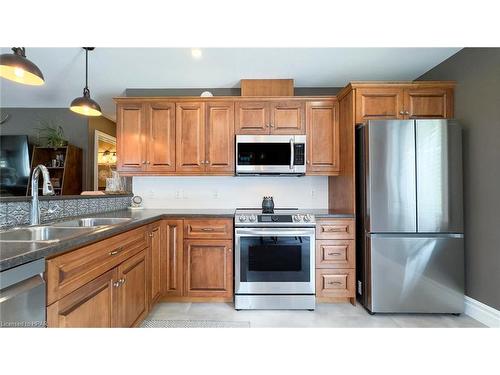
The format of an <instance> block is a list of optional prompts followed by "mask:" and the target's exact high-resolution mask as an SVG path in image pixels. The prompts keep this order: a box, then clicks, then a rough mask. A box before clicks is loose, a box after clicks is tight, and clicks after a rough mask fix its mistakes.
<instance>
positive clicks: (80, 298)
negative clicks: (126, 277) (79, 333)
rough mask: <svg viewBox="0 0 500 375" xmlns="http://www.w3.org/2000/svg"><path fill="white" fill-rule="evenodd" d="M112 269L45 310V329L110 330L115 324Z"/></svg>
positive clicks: (115, 278) (114, 289) (115, 290)
mask: <svg viewBox="0 0 500 375" xmlns="http://www.w3.org/2000/svg"><path fill="white" fill-rule="evenodd" d="M116 280H117V272H116V268H114V269H112V270H111V271H108V272H106V273H104V274H103V275H101V276H99V277H97V278H95V279H94V280H92V281H90V282H88V283H87V284H85V285H83V286H82V287H80V288H78V289H77V290H75V291H74V292H72V293H70V294H68V295H67V296H65V297H63V298H61V299H60V300H59V301H56V302H54V303H53V304H51V305H50V306H48V307H47V326H48V327H61V328H63V327H68V328H77V327H81V328H87V327H89V328H90V327H101V328H110V327H114V326H116V325H117V323H118V321H117V320H118V316H117V309H116V297H115V295H116V293H117V288H116V287H115V286H113V284H114V282H115V281H116Z"/></svg>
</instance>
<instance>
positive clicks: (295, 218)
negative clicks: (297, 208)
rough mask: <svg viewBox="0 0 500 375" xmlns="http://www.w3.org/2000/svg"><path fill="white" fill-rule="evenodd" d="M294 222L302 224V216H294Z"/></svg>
mask: <svg viewBox="0 0 500 375" xmlns="http://www.w3.org/2000/svg"><path fill="white" fill-rule="evenodd" d="M293 221H296V222H299V223H300V222H301V221H302V215H300V214H296V215H294V216H293Z"/></svg>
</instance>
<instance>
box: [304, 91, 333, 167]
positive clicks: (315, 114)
mask: <svg viewBox="0 0 500 375" xmlns="http://www.w3.org/2000/svg"><path fill="white" fill-rule="evenodd" d="M306 121H307V173H309V174H321V175H336V174H338V173H339V171H340V162H339V155H340V151H339V111H338V103H337V102H333V101H318V102H308V103H307V114H306Z"/></svg>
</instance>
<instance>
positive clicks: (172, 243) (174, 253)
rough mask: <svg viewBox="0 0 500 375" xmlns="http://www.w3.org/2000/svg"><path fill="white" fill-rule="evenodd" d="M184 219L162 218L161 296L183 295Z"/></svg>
mask: <svg viewBox="0 0 500 375" xmlns="http://www.w3.org/2000/svg"><path fill="white" fill-rule="evenodd" d="M183 231H184V221H183V220H164V221H163V233H164V241H163V244H164V246H163V248H162V253H161V257H160V264H161V286H162V292H161V294H162V296H164V297H181V296H182V295H183V291H184V288H183V284H184V278H183V272H182V268H183V261H182V255H183V253H184V249H183V244H184V236H183Z"/></svg>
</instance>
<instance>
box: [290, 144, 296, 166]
mask: <svg viewBox="0 0 500 375" xmlns="http://www.w3.org/2000/svg"><path fill="white" fill-rule="evenodd" d="M294 152H295V143H294V141H293V138H290V169H293V162H294V159H295V156H294Z"/></svg>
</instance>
